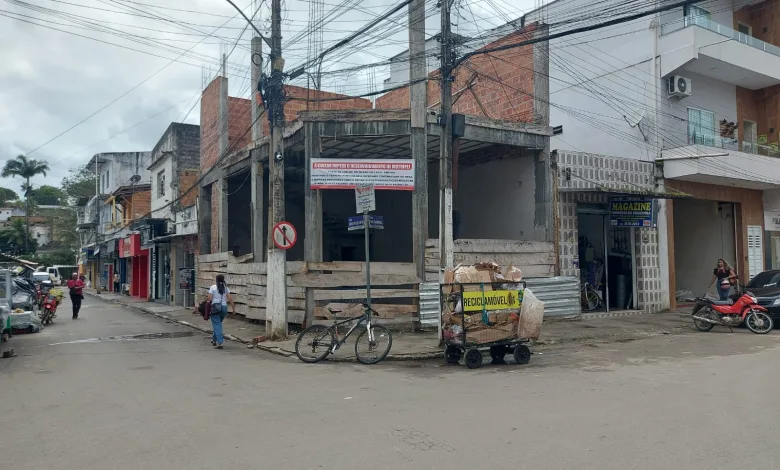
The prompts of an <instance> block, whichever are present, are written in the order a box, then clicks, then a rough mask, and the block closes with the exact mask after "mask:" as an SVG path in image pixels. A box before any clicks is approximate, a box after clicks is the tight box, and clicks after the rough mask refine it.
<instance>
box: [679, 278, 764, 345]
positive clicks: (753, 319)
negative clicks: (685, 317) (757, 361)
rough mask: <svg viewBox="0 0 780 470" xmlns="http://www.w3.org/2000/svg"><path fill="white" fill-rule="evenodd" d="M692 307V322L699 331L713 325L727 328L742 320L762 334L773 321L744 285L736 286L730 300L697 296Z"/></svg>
mask: <svg viewBox="0 0 780 470" xmlns="http://www.w3.org/2000/svg"><path fill="white" fill-rule="evenodd" d="M695 300H696V306H695V307H694V308H693V314H692V315H693V324H694V326H696V329H697V330H699V331H710V330H711V329H712V327H714V326H715V325H720V326H727V327H729V328H732V327H735V326H739V325H741V324H742V323H743V322H744V323H745V326H747V327H748V329H749V330H750V331H752V332H753V333H756V334H759V335H763V334H766V333H769V332H770V331H772V328H774V322H773V321H772V317H770V316H769V312H768V310H767V309H766V308H765V307H762V306H761V305H759V304H758V300H756V298H755V297H754V296H753V294H752V293H750V292H745V290H744V287H743V288H741V289H740V288H738V289H737V293H736V294H734V295H733V296H732V300H712V299H707V298H703V297H697V298H696V299H695Z"/></svg>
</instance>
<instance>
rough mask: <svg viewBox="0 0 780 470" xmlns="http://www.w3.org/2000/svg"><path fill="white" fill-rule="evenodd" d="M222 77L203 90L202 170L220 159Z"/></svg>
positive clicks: (201, 128)
mask: <svg viewBox="0 0 780 470" xmlns="http://www.w3.org/2000/svg"><path fill="white" fill-rule="evenodd" d="M222 80H223V78H222V77H217V78H216V79H214V81H212V82H211V83H209V86H207V87H206V89H205V90H203V94H202V96H201V99H200V168H201V170H204V169H208V168H211V167H212V166H214V163H215V162H216V161H217V158H219V93H220V89H221V86H222Z"/></svg>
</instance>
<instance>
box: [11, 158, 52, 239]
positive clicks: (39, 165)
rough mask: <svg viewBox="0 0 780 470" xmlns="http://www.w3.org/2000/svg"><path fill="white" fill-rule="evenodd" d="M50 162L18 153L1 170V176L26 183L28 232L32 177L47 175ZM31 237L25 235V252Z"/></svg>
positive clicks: (28, 231) (28, 229)
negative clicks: (20, 179)
mask: <svg viewBox="0 0 780 470" xmlns="http://www.w3.org/2000/svg"><path fill="white" fill-rule="evenodd" d="M50 170H51V168H49V164H48V163H47V162H45V161H41V160H35V159H34V158H27V157H26V156H24V155H18V156H17V157H16V158H14V159H13V160H8V161H6V162H5V166H4V167H3V171H2V172H0V176H2V177H3V178H22V179H24V184H22V191H24V200H25V202H26V203H27V213H26V214H25V216H24V221H25V227H26V229H27V234H28V235H29V233H30V195H31V193H32V184H31V183H30V179H31V178H33V177H35V176H38V175H43V176H46V172H47V171H50ZM28 239H29V237H25V238H24V240H25V250H24V252H25V253H29V251H28V248H29V246H28V245H27V241H28Z"/></svg>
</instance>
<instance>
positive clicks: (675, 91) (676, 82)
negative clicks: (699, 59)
mask: <svg viewBox="0 0 780 470" xmlns="http://www.w3.org/2000/svg"><path fill="white" fill-rule="evenodd" d="M691 91H692V90H691V79H690V78H686V77H681V76H679V75H673V76H671V77H669V96H670V97H672V96H674V97H676V98H685V97H686V96H691Z"/></svg>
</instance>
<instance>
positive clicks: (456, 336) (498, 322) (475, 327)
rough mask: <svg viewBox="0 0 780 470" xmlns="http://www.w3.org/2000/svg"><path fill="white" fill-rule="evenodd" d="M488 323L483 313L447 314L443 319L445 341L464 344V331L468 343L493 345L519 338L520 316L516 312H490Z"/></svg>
mask: <svg viewBox="0 0 780 470" xmlns="http://www.w3.org/2000/svg"><path fill="white" fill-rule="evenodd" d="M487 317H488V319H487V323H485V322H484V315H483V314H482V313H474V314H462V313H454V314H445V316H443V317H442V320H443V321H444V322H445V323H443V325H442V326H443V328H444V331H443V336H444V339H446V340H449V341H452V342H455V343H462V342H463V330H464V329H465V331H466V343H476V344H484V343H492V342H495V341H504V340H508V339H512V338H516V337H517V332H518V323H519V321H520V316H519V315H518V314H516V313H514V312H490V313H488V314H487Z"/></svg>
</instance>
